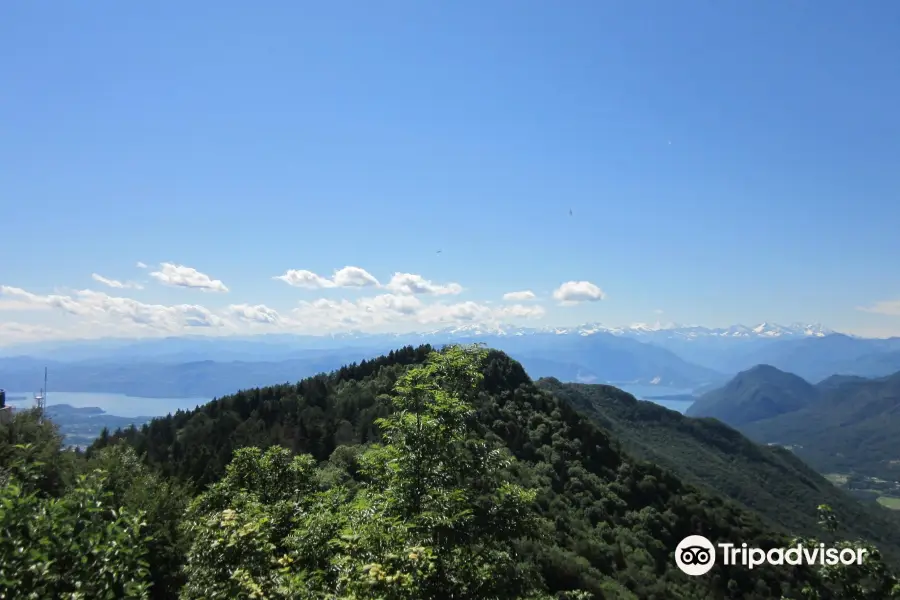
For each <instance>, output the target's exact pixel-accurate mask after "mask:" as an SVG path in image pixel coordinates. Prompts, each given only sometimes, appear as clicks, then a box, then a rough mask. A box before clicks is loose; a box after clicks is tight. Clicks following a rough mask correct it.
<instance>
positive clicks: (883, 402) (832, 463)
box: [742, 372, 900, 481]
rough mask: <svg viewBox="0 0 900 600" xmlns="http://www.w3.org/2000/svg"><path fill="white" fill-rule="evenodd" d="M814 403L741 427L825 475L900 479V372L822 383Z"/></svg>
mask: <svg viewBox="0 0 900 600" xmlns="http://www.w3.org/2000/svg"><path fill="white" fill-rule="evenodd" d="M819 387H820V390H821V396H822V397H821V400H820V401H819V402H818V403H817V404H816V405H815V406H810V407H807V408H804V409H800V410H797V411H794V412H791V413H786V414H782V415H779V416H777V417H774V418H771V419H765V420H761V421H757V422H755V423H749V424H746V425H744V426H743V427H742V430H743V431H744V432H745V433H746V434H747V435H749V436H751V437H752V438H754V439H757V440H760V441H762V442H766V443H777V444H785V445H792V446H797V447H796V448H795V452H796V453H797V454H798V455H799V456H800V457H801V458H803V459H804V460H807V461H808V462H809V463H810V464H811V465H813V466H814V467H816V468H817V469H819V470H820V471H822V472H826V473H832V472H836V473H860V474H864V475H866V476H868V477H876V478H880V479H885V480H888V481H900V447H898V445H897V440H898V439H900V372H898V373H896V374H895V375H893V376H891V377H883V378H879V379H871V380H861V381H860V380H855V379H843V381H841V382H840V384H839V385H835V381H834V380H832V379H829V380H826V381H825V382H822V384H820V386H819Z"/></svg>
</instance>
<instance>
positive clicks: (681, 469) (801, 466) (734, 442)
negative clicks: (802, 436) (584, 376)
mask: <svg viewBox="0 0 900 600" xmlns="http://www.w3.org/2000/svg"><path fill="white" fill-rule="evenodd" d="M538 386H539V387H541V388H542V389H544V390H547V391H548V392H550V393H552V394H553V395H554V396H556V397H558V398H561V399H564V400H566V401H567V402H569V403H570V404H572V405H573V406H575V407H576V408H578V409H579V410H581V411H582V412H584V413H585V414H586V415H588V416H590V417H591V418H593V419H595V420H596V421H597V422H598V423H600V424H601V425H602V426H603V427H604V428H606V429H607V430H609V431H610V432H611V433H612V434H614V435H615V436H616V438H617V439H619V440H620V441H621V442H622V444H623V448H624V449H625V450H627V451H628V452H629V453H631V454H632V455H634V456H636V457H639V458H641V459H644V460H648V461H652V462H655V463H658V464H660V465H663V466H665V467H667V468H669V469H671V470H672V471H673V472H675V473H677V474H678V475H679V476H680V477H682V478H683V479H685V480H687V481H689V482H691V483H695V484H697V485H702V486H705V487H707V488H709V489H713V490H716V491H717V492H719V493H723V494H725V495H727V496H728V497H730V498H732V499H734V500H736V501H737V502H740V503H741V504H743V505H744V506H746V507H748V508H750V509H753V510H755V511H758V512H759V513H760V514H762V515H763V516H764V517H765V518H766V519H767V520H769V521H770V522H772V523H775V524H777V525H778V526H780V527H783V528H786V529H788V530H793V531H797V530H800V529H802V530H803V531H804V532H813V531H815V530H816V529H817V527H818V524H817V520H816V517H815V515H814V514H813V513H812V512H811V511H810V507H811V506H815V505H817V504H819V503H822V502H824V503H827V504H829V505H831V506H833V507H836V508H837V510H838V511H839V512H841V513H842V514H844V515H846V516H847V518H848V521H846V528H845V530H844V531H843V532H842V533H843V534H844V535H849V536H860V537H866V538H869V539H873V540H877V541H879V542H881V543H882V544H887V545H890V546H893V545H895V544H896V542H897V540H898V538H897V535H898V532H900V521H898V520H897V519H896V518H895V515H893V514H892V513H890V512H888V511H887V509H883V508H881V507H879V506H877V505H874V504H868V503H867V504H865V505H864V504H861V503H860V502H858V501H857V500H855V499H854V498H852V497H851V496H849V495H848V494H846V493H845V492H843V491H842V490H840V489H838V488H837V487H835V486H834V485H833V484H832V483H831V482H829V481H828V480H827V479H825V478H824V477H822V476H821V475H820V474H818V473H817V472H815V471H814V470H812V469H811V468H810V467H809V466H807V465H806V464H805V463H803V462H802V461H800V460H799V459H798V458H797V457H796V456H794V455H793V454H792V453H791V452H789V451H787V450H784V449H783V448H780V447H777V446H761V445H758V444H756V443H754V442H751V441H750V440H749V439H747V438H746V437H744V436H743V435H742V434H741V433H739V432H738V431H737V430H735V429H732V428H731V427H729V426H727V425H725V424H723V423H720V422H718V421H714V420H710V419H694V418H689V417H685V416H684V415H682V414H680V413H678V412H676V411H672V410H669V409H667V408H665V407H662V406H659V405H657V404H654V403H652V402H645V401H641V400H636V399H635V398H634V397H633V396H631V395H630V394H627V393H625V392H623V391H622V390H619V389H617V388H614V387H611V386H604V385H581V384H568V383H567V384H563V383H560V382H559V381H556V380H547V379H545V380H541V381H539V382H538ZM838 507H839V508H838Z"/></svg>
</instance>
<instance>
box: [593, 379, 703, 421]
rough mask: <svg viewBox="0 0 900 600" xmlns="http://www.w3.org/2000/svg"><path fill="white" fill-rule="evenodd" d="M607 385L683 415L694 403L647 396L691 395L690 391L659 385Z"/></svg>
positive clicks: (691, 391)
mask: <svg viewBox="0 0 900 600" xmlns="http://www.w3.org/2000/svg"><path fill="white" fill-rule="evenodd" d="M607 385H612V386H615V387H617V388H619V389H620V390H625V391H626V392H628V393H629V394H631V395H632V396H634V397H635V398H637V399H638V400H649V401H650V402H654V403H656V404H659V405H660V406H665V407H666V408H668V409H670V410H677V411H678V412H680V413H682V414H684V411H686V410H687V409H688V408H690V406H691V404H693V403H694V401H693V400H658V399H655V398H649V397H648V396H678V395H685V394H691V393H693V390H690V389H680V388H670V387H664V386H659V385H646V384H634V385H632V384H628V383H609V384H607Z"/></svg>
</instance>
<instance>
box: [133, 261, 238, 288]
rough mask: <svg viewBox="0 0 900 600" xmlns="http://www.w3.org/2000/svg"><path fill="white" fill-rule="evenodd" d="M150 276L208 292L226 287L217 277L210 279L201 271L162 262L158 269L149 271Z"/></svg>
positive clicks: (163, 281)
mask: <svg viewBox="0 0 900 600" xmlns="http://www.w3.org/2000/svg"><path fill="white" fill-rule="evenodd" d="M150 276H151V277H153V278H154V279H156V280H157V281H159V282H160V283H162V284H164V285H169V286H174V287H186V288H193V289H198V290H204V291H210V292H227V291H228V288H227V287H225V284H224V283H222V282H221V281H219V280H218V279H212V278H211V277H210V276H209V275H206V274H205V273H201V272H200V271H198V270H197V269H193V268H191V267H185V266H183V265H175V264H172V263H162V264H161V265H160V268H159V271H154V272H153V273H150Z"/></svg>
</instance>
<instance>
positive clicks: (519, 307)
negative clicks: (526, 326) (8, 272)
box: [497, 304, 547, 319]
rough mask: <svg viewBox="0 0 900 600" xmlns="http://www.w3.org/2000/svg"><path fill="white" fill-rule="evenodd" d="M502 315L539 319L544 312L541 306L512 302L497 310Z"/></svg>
mask: <svg viewBox="0 0 900 600" xmlns="http://www.w3.org/2000/svg"><path fill="white" fill-rule="evenodd" d="M497 312H498V313H499V314H500V315H501V316H503V317H507V318H508V317H518V318H524V319H540V318H541V317H543V316H544V315H545V314H546V312H547V311H546V310H544V307H543V306H525V305H523V304H513V305H511V306H504V307H502V308H500V309H498V310H497Z"/></svg>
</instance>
